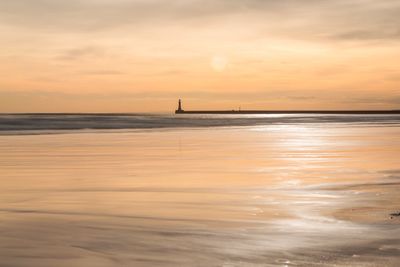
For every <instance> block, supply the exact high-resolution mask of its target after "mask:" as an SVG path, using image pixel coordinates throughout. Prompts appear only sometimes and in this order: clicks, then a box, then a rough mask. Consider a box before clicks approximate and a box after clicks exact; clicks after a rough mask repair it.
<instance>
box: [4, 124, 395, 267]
mask: <svg viewBox="0 0 400 267" xmlns="http://www.w3.org/2000/svg"><path fill="white" fill-rule="evenodd" d="M399 136H400V128H399V127H397V126H391V125H353V124H334V123H332V124H313V123H309V124H297V125H296V124H281V125H264V126H242V127H220V128H212V127H211V128H193V129H190V128H173V129H172V128H171V129H169V128H166V129H148V130H137V131H119V132H113V131H109V132H107V131H104V132H84V131H83V132H79V131H76V132H74V133H63V134H39V135H3V136H0V177H1V188H0V199H1V201H0V218H1V219H0V233H1V234H0V266H7V267H22V266H38V267H39V266H40V267H53V266H59V267H62V266H66V267H67V266H68V267H69V266H96V267H99V266H138V267H141V266H223V267H231V266H257V267H258V266H393V267H394V266H399V265H400V256H399V255H400V217H398V216H395V214H394V215H392V216H391V215H390V214H393V213H398V212H400V195H399V193H398V192H399V189H400V167H399V166H400V138H399Z"/></svg>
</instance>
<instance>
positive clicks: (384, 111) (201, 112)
mask: <svg viewBox="0 0 400 267" xmlns="http://www.w3.org/2000/svg"><path fill="white" fill-rule="evenodd" d="M175 114H398V115H400V110H242V109H241V108H240V107H239V109H238V110H183V109H182V101H181V100H180V99H179V101H178V109H176V110H175Z"/></svg>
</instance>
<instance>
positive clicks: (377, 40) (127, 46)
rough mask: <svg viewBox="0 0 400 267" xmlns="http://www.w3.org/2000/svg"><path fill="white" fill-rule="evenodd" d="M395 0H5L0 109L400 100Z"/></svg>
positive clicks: (395, 103) (0, 18)
mask: <svg viewBox="0 0 400 267" xmlns="http://www.w3.org/2000/svg"><path fill="white" fill-rule="evenodd" d="M398 14H400V2H399V1H398V0H380V1H376V0H330V1H323V0H281V1H275V0H242V1H239V0H219V1H218V0H203V1H200V0H179V1H178V0H171V1H164V0H70V1H61V0H36V1H31V0H4V1H1V2H0V31H1V33H2V34H1V36H0V48H1V51H2V52H1V53H0V57H1V64H0V112H159V111H163V112H164V111H172V110H173V109H174V108H175V106H176V102H177V99H178V98H182V99H183V100H184V107H185V108H187V109H195V108H215V109H218V108H220V109H226V108H228V109H232V108H237V107H238V106H241V107H242V109H246V108H248V109H257V108H260V109H268V108H273V109H288V108H290V109H313V108H319V109H320V108H326V109H342V108H346V109H365V108H371V109H383V108H387V109H393V108H400V60H399V59H400V16H398Z"/></svg>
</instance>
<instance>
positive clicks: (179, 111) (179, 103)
mask: <svg viewBox="0 0 400 267" xmlns="http://www.w3.org/2000/svg"><path fill="white" fill-rule="evenodd" d="M175 113H183V109H182V101H181V100H180V99H179V101H178V109H177V110H175Z"/></svg>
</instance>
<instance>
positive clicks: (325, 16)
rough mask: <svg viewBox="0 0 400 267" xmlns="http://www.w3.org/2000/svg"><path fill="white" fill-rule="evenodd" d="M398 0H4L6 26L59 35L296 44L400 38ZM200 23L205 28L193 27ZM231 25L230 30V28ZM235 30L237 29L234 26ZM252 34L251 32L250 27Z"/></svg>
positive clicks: (0, 7) (1, 17) (1, 15)
mask: <svg viewBox="0 0 400 267" xmlns="http://www.w3.org/2000/svg"><path fill="white" fill-rule="evenodd" d="M398 14H400V2H399V1H397V0H380V1H376V0H329V1H327V0H280V1H276V0H171V1H163V0H131V1H129V0H100V1H94V0H69V1H64V0H35V1H31V0H3V1H1V2H0V22H1V23H2V24H3V25H9V26H14V27H22V28H29V29H32V28H34V29H36V30H48V31H52V32H53V33H55V34H56V33H57V32H61V33H62V32H76V33H79V32H88V31H105V30H112V29H116V28H121V27H130V28H131V29H132V30H133V32H132V34H134V31H135V30H137V29H138V28H140V27H164V26H166V25H169V24H180V25H181V24H184V25H187V27H189V28H190V27H192V28H193V30H196V27H206V26H210V25H213V26H214V27H215V26H217V25H218V23H223V24H229V22H227V21H229V20H226V17H227V16H237V17H235V19H233V20H231V21H233V22H235V23H237V22H241V23H243V24H245V25H246V24H248V25H249V27H251V28H252V30H258V31H259V32H260V35H261V36H269V35H281V36H286V37H289V38H297V39H315V38H317V39H318V38H319V39H334V40H338V41H343V40H371V39H395V40H397V39H399V38H400V26H399V25H400V16H399V15H398ZM196 21H201V22H202V24H196V23H194V22H196ZM228 26H229V25H228ZM231 26H232V30H234V28H233V27H235V26H236V24H234V23H233V24H232V25H231ZM249 30H250V28H249Z"/></svg>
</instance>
